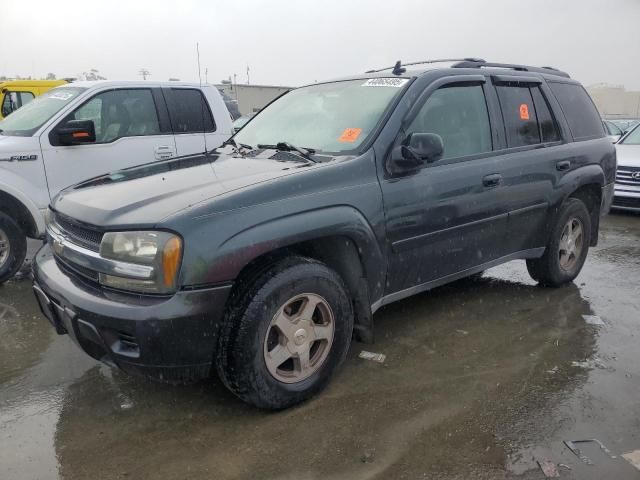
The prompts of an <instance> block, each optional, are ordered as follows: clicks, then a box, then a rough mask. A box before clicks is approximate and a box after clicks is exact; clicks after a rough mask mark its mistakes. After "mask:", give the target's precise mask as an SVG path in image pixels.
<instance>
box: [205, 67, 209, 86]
mask: <svg viewBox="0 0 640 480" xmlns="http://www.w3.org/2000/svg"><path fill="white" fill-rule="evenodd" d="M204 83H209V68H205V69H204Z"/></svg>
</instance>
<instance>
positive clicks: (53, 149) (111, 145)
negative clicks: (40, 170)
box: [40, 88, 176, 198]
mask: <svg viewBox="0 0 640 480" xmlns="http://www.w3.org/2000/svg"><path fill="white" fill-rule="evenodd" d="M69 120H92V121H93V122H94V125H95V130H96V141H95V142H93V143H87V144H83V145H71V146H69V145H60V144H59V142H57V140H56V139H57V136H56V135H55V132H54V131H55V129H56V128H57V127H58V126H60V125H63V124H64V123H66V122H67V121H69ZM40 144H41V146H42V153H43V157H44V164H45V169H46V175H47V182H48V184H49V194H50V196H51V197H52V198H53V196H54V195H55V194H57V192H59V191H60V190H61V189H63V188H65V187H67V186H69V185H73V184H75V183H78V182H80V181H82V180H86V179H88V178H91V177H94V176H97V175H100V174H103V173H108V172H111V171H114V170H119V169H122V168H126V167H131V166H135V165H141V164H144V163H149V162H153V161H156V160H162V159H166V158H171V157H173V156H175V152H176V146H175V142H174V138H173V134H172V133H171V126H170V124H169V119H168V114H167V111H166V106H165V104H164V99H163V97H162V94H161V91H160V89H158V88H117V89H114V88H111V89H107V90H104V91H100V92H98V93H96V94H95V95H94V96H92V97H90V98H89V99H88V100H87V101H86V102H84V103H83V104H82V105H80V106H79V107H77V108H76V109H75V110H74V111H73V112H71V113H70V114H69V115H67V116H66V117H65V118H64V119H63V120H61V121H60V122H58V123H56V124H55V125H54V126H52V127H50V128H49V129H47V130H45V132H44V133H43V134H42V135H41V136H40Z"/></svg>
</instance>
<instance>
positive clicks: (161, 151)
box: [153, 145, 175, 160]
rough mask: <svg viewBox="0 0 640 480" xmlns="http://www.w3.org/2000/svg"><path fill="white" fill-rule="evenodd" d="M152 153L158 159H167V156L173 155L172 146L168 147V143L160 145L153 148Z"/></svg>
mask: <svg viewBox="0 0 640 480" xmlns="http://www.w3.org/2000/svg"><path fill="white" fill-rule="evenodd" d="M153 153H154V154H155V157H156V158H157V159H158V160H167V159H168V158H171V157H173V156H175V151H174V150H173V147H170V146H169V145H160V146H158V147H156V148H155V149H154V151H153Z"/></svg>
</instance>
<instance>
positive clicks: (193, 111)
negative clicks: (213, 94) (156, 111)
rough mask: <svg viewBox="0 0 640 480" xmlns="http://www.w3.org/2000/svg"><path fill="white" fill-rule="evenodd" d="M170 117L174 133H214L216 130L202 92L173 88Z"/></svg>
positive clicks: (170, 98) (170, 97)
mask: <svg viewBox="0 0 640 480" xmlns="http://www.w3.org/2000/svg"><path fill="white" fill-rule="evenodd" d="M169 115H170V117H171V125H172V126H173V132H174V133H202V132H213V131H215V129H216V127H215V123H214V121H213V117H212V116H211V110H209V106H208V105H207V102H206V101H205V99H204V96H203V95H202V92H201V91H200V90H195V89H192V88H172V89H171V90H170V94H169Z"/></svg>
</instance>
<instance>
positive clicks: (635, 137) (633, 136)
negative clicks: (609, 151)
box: [620, 125, 640, 145]
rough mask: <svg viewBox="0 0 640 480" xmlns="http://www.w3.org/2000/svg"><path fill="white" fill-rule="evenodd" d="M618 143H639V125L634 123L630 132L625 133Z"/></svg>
mask: <svg viewBox="0 0 640 480" xmlns="http://www.w3.org/2000/svg"><path fill="white" fill-rule="evenodd" d="M620 143H622V144H625V145H640V125H636V127H635V128H634V129H633V130H631V132H630V133H629V134H627V136H626V137H624V138H623V139H622V141H621V142H620Z"/></svg>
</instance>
